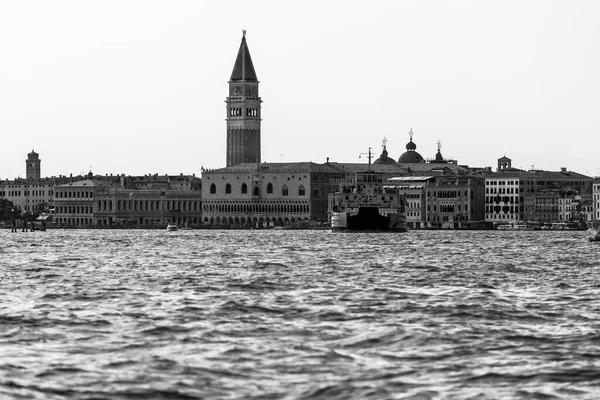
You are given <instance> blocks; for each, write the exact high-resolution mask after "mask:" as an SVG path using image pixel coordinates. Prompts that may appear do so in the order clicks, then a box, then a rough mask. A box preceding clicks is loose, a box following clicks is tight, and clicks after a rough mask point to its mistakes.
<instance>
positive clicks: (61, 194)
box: [56, 190, 94, 199]
mask: <svg viewBox="0 0 600 400" xmlns="http://www.w3.org/2000/svg"><path fill="white" fill-rule="evenodd" d="M92 197H94V195H93V192H91V191H89V190H86V191H81V190H75V191H73V190H69V191H62V190H59V191H57V192H56V198H57V199H91V198H92Z"/></svg>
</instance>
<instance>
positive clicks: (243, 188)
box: [242, 183, 248, 194]
mask: <svg viewBox="0 0 600 400" xmlns="http://www.w3.org/2000/svg"><path fill="white" fill-rule="evenodd" d="M246 193H248V185H246V184H245V183H242V194H246Z"/></svg>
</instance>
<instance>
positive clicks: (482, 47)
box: [0, 1, 600, 179]
mask: <svg viewBox="0 0 600 400" xmlns="http://www.w3.org/2000/svg"><path fill="white" fill-rule="evenodd" d="M316 7H318V12H316V11H315V9H316ZM117 10H118V11H119V12H118V13H117V12H116V11H117ZM598 11H600V4H597V3H594V2H586V1H574V2H569V3H561V2H545V1H531V2H526V3H520V2H502V3H499V2H498V3H492V2H485V3H483V2H476V1H459V2H452V3H445V2H441V1H440V2H438V1H434V2H428V3H409V2H398V3H397V2H391V1H390V2H385V1H384V2H380V3H377V6H372V7H369V8H365V7H364V6H363V7H361V3H358V2H328V3H325V4H321V3H317V2H303V3H301V4H294V5H290V4H287V3H283V4H280V3H277V2H262V3H260V4H258V5H255V6H252V5H249V4H247V3H244V2H232V3H227V4H220V3H203V2H200V3H199V2H191V1H182V2H178V3H175V4H172V3H167V2H159V1H155V2H141V1H140V2H127V3H118V2H110V1H109V2H103V3H102V5H99V4H98V5H93V4H82V3H79V2H75V1H58V2H53V3H52V4H46V3H43V2H33V3H27V5H25V4H19V3H14V4H13V3H3V4H2V5H0V33H1V37H2V39H0V54H3V55H4V60H3V63H2V65H1V66H0V87H2V90H1V91H0V107H2V109H3V112H2V113H1V114H0V131H2V133H3V138H4V139H5V140H4V143H5V144H4V146H3V150H4V151H3V152H2V157H1V158H0V160H1V161H0V179H6V178H9V179H14V178H17V177H19V176H20V177H24V175H25V166H24V161H25V158H26V154H27V153H29V152H30V151H31V150H32V149H35V151H36V152H38V153H39V154H40V158H41V159H42V167H41V168H42V176H56V175H61V174H63V175H64V174H69V173H73V174H80V173H81V174H85V173H87V172H89V171H90V170H91V171H92V172H94V173H96V174H105V173H108V174H110V173H113V174H120V173H125V174H130V175H143V174H149V173H151V174H154V173H159V174H164V173H168V174H179V173H184V174H192V173H195V174H196V175H199V174H200V172H201V167H205V168H220V167H224V166H225V147H226V122H225V118H226V109H225V99H226V97H227V94H228V83H227V81H228V79H229V77H230V74H231V70H232V68H233V63H234V61H235V57H236V52H237V49H238V47H239V43H240V39H241V37H242V30H243V29H245V30H246V31H247V40H248V46H249V48H250V51H251V54H252V58H253V62H254V66H255V69H256V73H257V76H258V80H259V81H260V84H261V97H262V99H263V105H262V117H263V120H262V155H261V159H262V160H263V161H266V162H294V161H313V162H319V163H323V162H325V161H326V159H327V158H328V157H329V158H330V160H331V161H338V162H365V163H366V159H365V158H364V156H363V158H361V159H359V154H361V153H365V152H366V151H368V148H369V147H371V149H372V151H373V153H374V155H375V158H377V156H378V155H379V154H380V153H381V147H380V146H381V143H382V141H383V139H384V137H385V138H386V140H387V150H388V152H389V155H390V157H392V158H394V159H396V160H397V159H398V157H399V156H400V155H401V154H402V153H403V152H404V151H405V145H406V143H407V142H408V140H409V135H408V132H409V130H410V129H411V128H412V129H413V131H414V137H413V140H414V142H415V143H416V144H417V146H418V147H417V151H418V152H419V153H420V154H422V155H423V157H425V158H433V157H434V156H435V153H436V151H437V142H438V140H439V141H441V143H442V154H443V155H444V156H445V157H446V158H454V159H457V160H458V162H459V163H460V164H468V165H470V166H475V167H485V166H491V167H492V168H494V167H495V165H496V160H497V159H498V158H500V157H502V156H503V155H506V156H508V157H509V158H511V159H512V160H513V166H514V167H517V168H522V169H529V168H531V167H532V166H533V167H534V168H536V169H546V170H559V169H560V168H561V167H566V168H568V169H569V170H573V171H577V172H579V173H582V174H586V175H590V176H597V175H600V161H598V160H596V159H595V158H594V156H595V150H596V149H597V148H598V146H599V145H600V138H599V137H598V136H599V135H598V131H599V129H598V128H599V127H600V117H599V116H598V113H597V108H598V95H597V93H600V80H599V78H598V77H597V75H596V74H595V71H597V70H598V68H599V67H600V59H599V56H598V55H597V52H596V51H595V46H594V44H595V43H594V42H595V38H597V37H600V36H599V35H600V28H598V27H597V26H596V24H595V21H594V16H595V15H598Z"/></svg>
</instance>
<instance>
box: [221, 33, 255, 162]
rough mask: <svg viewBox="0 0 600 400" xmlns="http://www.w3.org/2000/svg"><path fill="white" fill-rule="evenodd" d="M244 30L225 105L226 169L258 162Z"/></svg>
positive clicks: (252, 86) (252, 80) (250, 69)
mask: <svg viewBox="0 0 600 400" xmlns="http://www.w3.org/2000/svg"><path fill="white" fill-rule="evenodd" d="M261 102H262V100H261V99H260V97H259V95H258V78H257V77H256V72H255V71H254V65H253V64H252V58H251V57H250V51H249V50H248V44H247V43H246V31H243V36H242V43H241V44H240V49H239V50H238V54H237V58H236V59H235V64H234V66H233V72H232V73H231V78H230V79H229V96H228V97H227V99H226V100H225V103H226V104H227V119H226V120H227V166H228V167H229V166H230V165H236V164H241V163H259V162H260V103H261Z"/></svg>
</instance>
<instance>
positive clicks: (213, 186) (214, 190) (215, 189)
mask: <svg viewBox="0 0 600 400" xmlns="http://www.w3.org/2000/svg"><path fill="white" fill-rule="evenodd" d="M215 193H217V185H215V184H214V183H213V184H211V185H210V194H215Z"/></svg>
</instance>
